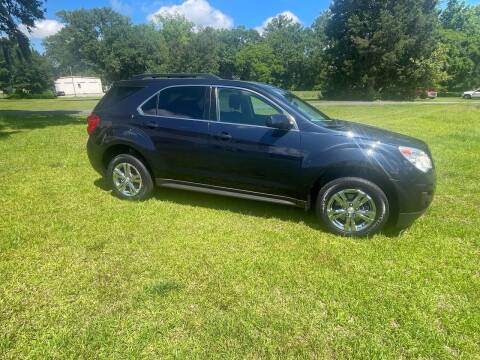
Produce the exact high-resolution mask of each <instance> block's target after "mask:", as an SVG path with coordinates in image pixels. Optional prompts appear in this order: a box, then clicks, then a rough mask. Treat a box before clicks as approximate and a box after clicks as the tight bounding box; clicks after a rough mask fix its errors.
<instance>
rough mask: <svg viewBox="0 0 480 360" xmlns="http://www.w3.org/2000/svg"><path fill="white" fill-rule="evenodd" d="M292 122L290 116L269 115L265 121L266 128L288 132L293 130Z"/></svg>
mask: <svg viewBox="0 0 480 360" xmlns="http://www.w3.org/2000/svg"><path fill="white" fill-rule="evenodd" d="M293 124H294V120H293V118H292V117H291V116H290V115H285V114H275V115H271V116H270V117H269V118H268V119H267V126H268V127H271V128H274V129H279V130H290V129H291V128H293Z"/></svg>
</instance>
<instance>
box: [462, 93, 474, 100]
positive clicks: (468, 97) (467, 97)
mask: <svg viewBox="0 0 480 360" xmlns="http://www.w3.org/2000/svg"><path fill="white" fill-rule="evenodd" d="M463 98H464V99H467V100H471V99H472V95H468V94H467V95H464V96H463Z"/></svg>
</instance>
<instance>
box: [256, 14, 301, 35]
mask: <svg viewBox="0 0 480 360" xmlns="http://www.w3.org/2000/svg"><path fill="white" fill-rule="evenodd" d="M280 15H283V16H285V17H286V18H287V19H290V20H292V21H293V22H294V23H297V24H300V23H301V21H300V18H299V17H298V16H297V15H295V14H294V13H293V12H291V11H289V10H286V11H284V12H281V13H279V14H277V15H275V16H270V17H268V18H266V19H265V21H264V22H263V24H262V25H261V26H257V27H256V28H255V30H257V31H258V32H259V33H260V34H262V33H263V32H264V31H265V28H266V27H267V26H268V24H270V22H271V21H272V20H273V19H275V18H276V17H278V16H280Z"/></svg>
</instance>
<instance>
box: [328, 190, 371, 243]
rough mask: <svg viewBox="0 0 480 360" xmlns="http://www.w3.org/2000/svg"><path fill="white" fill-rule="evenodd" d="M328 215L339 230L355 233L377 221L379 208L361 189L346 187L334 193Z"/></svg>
mask: <svg viewBox="0 0 480 360" xmlns="http://www.w3.org/2000/svg"><path fill="white" fill-rule="evenodd" d="M327 215H328V218H329V220H330V221H331V222H332V224H333V225H334V226H335V227H336V228H338V229H339V230H341V231H343V232H345V233H347V234H353V233H355V232H358V231H362V230H366V229H367V228H369V227H370V226H371V225H372V224H373V222H374V221H375V218H376V215H377V208H376V206H375V202H374V201H373V199H372V198H371V197H370V196H369V195H368V194H366V193H365V192H364V191H362V190H360V189H345V190H340V191H339V192H337V193H335V194H333V196H332V197H331V198H330V200H329V201H328V204H327Z"/></svg>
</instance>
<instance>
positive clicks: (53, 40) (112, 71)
mask: <svg viewBox="0 0 480 360" xmlns="http://www.w3.org/2000/svg"><path fill="white" fill-rule="evenodd" d="M57 15H58V16H59V17H60V18H61V20H62V22H63V23H64V24H65V27H64V28H63V29H62V30H61V31H60V32H58V33H57V34H55V35H53V36H50V37H48V38H47V39H46V40H45V42H44V44H45V48H46V53H47V56H48V57H49V58H51V59H52V61H53V63H54V66H55V68H56V73H57V74H58V75H67V74H70V72H74V73H75V74H77V75H78V74H80V75H98V76H101V77H102V78H103V80H104V81H105V82H107V83H109V82H111V81H116V80H119V79H126V78H129V77H131V76H132V75H135V74H138V73H143V72H149V71H165V70H166V69H167V65H166V64H165V62H166V59H167V54H168V49H167V47H166V43H165V39H164V37H163V35H162V34H161V33H159V32H158V31H157V30H156V29H155V28H154V26H153V25H145V24H143V25H133V24H132V22H131V21H130V19H129V18H127V17H125V16H123V15H120V14H118V13H116V12H115V11H113V10H112V9H110V8H95V9H90V10H86V9H81V10H76V11H61V12H59V13H58V14H57Z"/></svg>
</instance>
